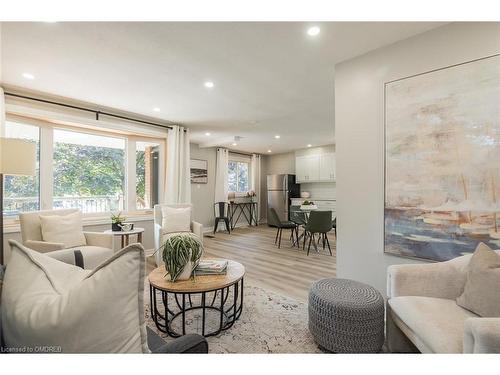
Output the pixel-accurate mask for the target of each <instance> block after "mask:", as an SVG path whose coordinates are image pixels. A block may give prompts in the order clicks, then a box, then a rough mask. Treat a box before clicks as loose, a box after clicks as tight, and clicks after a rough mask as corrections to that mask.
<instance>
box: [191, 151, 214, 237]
mask: <svg viewBox="0 0 500 375" xmlns="http://www.w3.org/2000/svg"><path fill="white" fill-rule="evenodd" d="M216 154H217V150H216V148H215V147H210V148H199V146H198V145H197V144H194V143H191V158H193V159H202V160H207V161H208V183H207V184H191V203H192V204H193V210H194V220H195V221H197V222H199V223H202V224H203V227H205V228H209V227H212V226H213V225H214V198H215V164H216Z"/></svg>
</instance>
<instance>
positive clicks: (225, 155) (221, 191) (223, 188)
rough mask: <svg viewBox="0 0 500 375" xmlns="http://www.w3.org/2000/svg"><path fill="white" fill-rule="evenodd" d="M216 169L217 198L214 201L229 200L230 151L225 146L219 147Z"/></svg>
mask: <svg viewBox="0 0 500 375" xmlns="http://www.w3.org/2000/svg"><path fill="white" fill-rule="evenodd" d="M216 160H217V162H216V171H215V199H214V202H215V203H217V202H227V194H228V190H229V186H228V170H227V169H228V164H229V151H228V150H227V149H225V148H218V149H217V158H216Z"/></svg>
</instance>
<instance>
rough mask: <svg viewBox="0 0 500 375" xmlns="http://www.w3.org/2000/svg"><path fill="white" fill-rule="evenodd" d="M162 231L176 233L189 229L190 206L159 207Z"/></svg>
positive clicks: (188, 230)
mask: <svg viewBox="0 0 500 375" xmlns="http://www.w3.org/2000/svg"><path fill="white" fill-rule="evenodd" d="M161 216H162V218H163V219H162V224H161V226H162V230H163V233H164V234H165V233H178V232H190V231H191V207H179V208H176V207H168V206H163V207H162V208H161Z"/></svg>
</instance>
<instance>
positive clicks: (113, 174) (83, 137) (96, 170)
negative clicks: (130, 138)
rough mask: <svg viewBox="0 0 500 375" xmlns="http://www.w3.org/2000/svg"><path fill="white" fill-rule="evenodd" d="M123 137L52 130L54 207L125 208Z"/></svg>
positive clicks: (118, 209)
mask: <svg viewBox="0 0 500 375" xmlns="http://www.w3.org/2000/svg"><path fill="white" fill-rule="evenodd" d="M124 185H125V140H124V139H123V138H122V139H120V138H112V137H107V136H101V135H91V134H84V133H79V132H75V131H67V130H59V129H55V130H54V184H53V186H54V198H53V205H54V208H79V209H80V210H81V211H82V212H83V213H95V212H109V211H122V210H123V209H124Z"/></svg>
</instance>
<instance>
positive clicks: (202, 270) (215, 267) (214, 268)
mask: <svg viewBox="0 0 500 375" xmlns="http://www.w3.org/2000/svg"><path fill="white" fill-rule="evenodd" d="M227 263H228V262H227V260H226V259H205V260H200V263H199V264H198V266H197V267H196V268H195V269H194V273H195V275H196V276H202V275H225V274H226V273H227Z"/></svg>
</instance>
